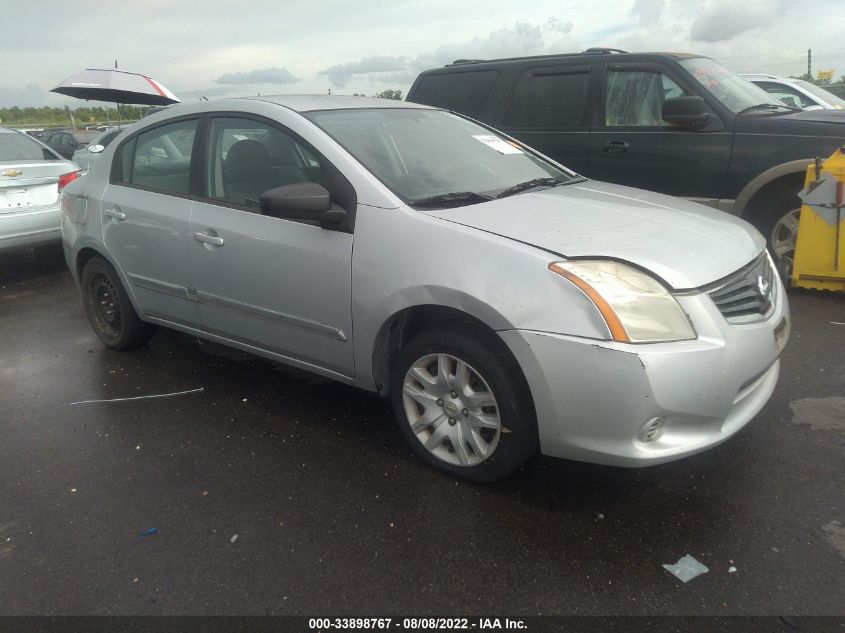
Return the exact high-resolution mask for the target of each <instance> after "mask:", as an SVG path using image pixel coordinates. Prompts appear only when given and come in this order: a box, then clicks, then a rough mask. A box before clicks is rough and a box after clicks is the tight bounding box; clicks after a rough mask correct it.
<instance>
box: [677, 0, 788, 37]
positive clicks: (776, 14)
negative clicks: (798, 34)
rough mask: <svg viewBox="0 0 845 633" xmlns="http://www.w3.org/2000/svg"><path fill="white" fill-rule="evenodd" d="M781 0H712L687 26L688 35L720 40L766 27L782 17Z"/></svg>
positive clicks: (783, 3)
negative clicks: (742, 0)
mask: <svg viewBox="0 0 845 633" xmlns="http://www.w3.org/2000/svg"><path fill="white" fill-rule="evenodd" d="M785 4H786V3H785V2H783V0H780V1H778V0H775V1H772V0H752V1H748V0H747V1H746V2H745V3H744V4H740V3H737V2H736V1H735V0H711V1H710V2H709V3H708V4H707V5H706V6H705V7H704V9H703V11H701V13H699V14H698V16H696V18H695V19H694V20H693V22H692V25H691V26H690V37H691V38H692V39H693V40H694V41H697V42H722V41H726V40H730V39H732V38H733V37H736V36H737V35H740V34H741V33H745V32H746V31H751V30H753V29H758V28H762V27H766V26H770V25H771V24H773V23H774V22H776V21H778V20H779V19H781V18H783V13H784V9H785V8H786V7H785Z"/></svg>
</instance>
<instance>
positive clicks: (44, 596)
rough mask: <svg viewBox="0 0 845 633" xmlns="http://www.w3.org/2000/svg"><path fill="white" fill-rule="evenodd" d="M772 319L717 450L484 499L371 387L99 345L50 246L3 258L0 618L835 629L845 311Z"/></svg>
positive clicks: (838, 306) (843, 572)
mask: <svg viewBox="0 0 845 633" xmlns="http://www.w3.org/2000/svg"><path fill="white" fill-rule="evenodd" d="M790 302H791V306H792V312H793V317H794V323H793V333H792V339H791V341H790V343H789V345H788V347H787V349H786V351H785V352H784V356H783V366H782V372H781V378H780V382H779V384H778V387H777V390H776V392H775V394H774V396H773V397H772V399H771V401H770V402H769V403H768V405H767V406H766V407H765V408H764V409H763V411H762V412H761V413H760V414H759V415H758V416H757V418H756V419H755V420H753V421H752V422H751V424H750V425H749V426H747V427H746V428H745V429H744V430H743V431H742V432H740V433H739V434H738V435H737V436H736V437H734V438H733V439H731V440H730V441H728V442H726V443H725V444H723V445H721V446H719V447H718V448H716V449H714V450H711V451H708V452H706V453H703V454H700V455H697V456H694V457H692V458H688V459H686V460H683V461H680V462H675V463H672V464H666V465H662V466H657V467H652V468H648V469H641V470H627V469H618V468H609V467H600V466H594V465H589V464H580V463H575V462H568V461H562V460H555V459H549V458H542V457H537V458H534V459H532V460H531V461H530V462H529V463H528V464H527V465H526V466H524V467H523V468H522V469H521V470H520V471H518V472H517V473H515V474H514V475H513V476H511V477H509V478H508V479H506V480H504V481H501V482H498V483H495V484H491V485H483V486H482V485H475V484H470V483H466V482H463V481H455V480H453V479H450V478H449V477H446V476H444V475H441V474H439V473H437V472H435V471H433V470H431V469H429V468H427V467H425V466H424V465H423V464H422V463H420V462H419V461H418V460H416V459H415V458H414V457H413V456H412V454H411V453H410V451H409V450H408V449H407V448H406V447H405V446H404V445H403V443H402V441H401V439H400V437H399V435H398V434H397V433H396V432H395V431H394V429H393V419H392V416H391V413H390V408H389V406H388V403H387V401H385V400H382V399H380V398H377V397H375V396H373V395H371V394H367V393H364V392H361V391H358V390H355V389H352V388H350V387H346V386H343V385H339V384H336V383H333V382H330V381H327V380H324V379H322V378H318V377H315V376H311V375H309V374H306V373H303V372H299V371H293V370H290V369H287V368H284V367H280V366H277V365H274V364H272V363H269V362H267V361H264V360H261V359H258V358H255V357H252V356H249V355H248V354H244V353H241V352H237V351H232V350H228V349H227V348H224V347H221V346H219V345H215V344H210V343H207V342H202V341H200V340H198V339H196V338H193V337H189V336H185V335H182V334H179V333H175V332H172V331H166V330H159V332H158V333H157V334H156V336H155V337H154V338H153V339H152V341H151V342H150V344H148V345H147V346H145V347H142V348H139V349H137V350H133V351H130V352H117V351H113V350H109V349H107V348H105V347H104V346H103V345H101V344H100V343H99V341H98V340H97V339H96V337H95V336H94V334H93V332H92V331H91V328H90V327H89V326H88V323H87V321H86V319H85V316H84V313H83V310H82V305H81V301H80V298H79V293H78V291H77V288H76V287H75V285H74V283H73V280H72V278H71V276H70V274H69V273H68V272H67V270H66V268H65V265H64V262H63V260H62V257H61V254H60V252H59V251H58V250H55V251H53V252H47V253H44V252H39V253H38V254H37V256H35V255H33V254H31V253H27V252H23V253H17V254H13V255H6V256H2V257H0V615H15V614H40V615H50V614H100V615H106V614H120V615H125V614H167V615H171V614H259V615H266V614H300V615H301V614H308V615H318V614H333V615H343V614H348V615H386V614H395V613H404V614H408V613H414V614H418V615H422V614H440V615H450V614H451V615H460V614H464V615H470V614H475V615H489V614H510V615H516V614H522V615H531V614H547V615H548V614H578V615H591V614H614V615H624V614H646V615H656V614H670V615H671V614H685V615H704V614H706V615H731V614H743V615H748V614H755V615H768V614H778V615H790V614H791V615H802V614H803V615H807V614H815V615H822V614H824V615H839V616H842V615H845V582H843V578H845V513H843V506H845V495H843V491H845V485H843V483H845V473H844V472H843V471H845V459H843V455H845V452H843V447H845V325H843V323H845V296H843V295H836V294H829V293H811V292H799V291H792V292H790ZM690 379H691V380H694V377H690ZM607 388H608V397H612V385H608V387H607ZM199 390H201V391H199ZM179 391H190V392H191V393H187V394H184V395H181V396H176V397H172V398H162V399H144V400H130V401H125V402H117V403H83V404H72V403H78V402H83V401H87V400H100V399H111V398H131V397H136V396H147V395H154V394H163V393H171V392H179ZM685 555H690V556H692V557H693V558H695V559H696V560H697V561H699V562H700V563H702V564H703V565H705V566H707V567H708V568H709V572H708V573H706V574H703V575H701V576H698V577H697V578H694V579H693V580H691V581H690V582H689V583H686V584H685V583H682V582H681V581H680V580H678V579H677V578H675V577H674V576H673V575H671V574H670V573H669V572H668V571H666V570H665V569H664V568H663V567H662V565H663V564H668V563H675V562H677V561H678V559H680V558H681V557H683V556H685Z"/></svg>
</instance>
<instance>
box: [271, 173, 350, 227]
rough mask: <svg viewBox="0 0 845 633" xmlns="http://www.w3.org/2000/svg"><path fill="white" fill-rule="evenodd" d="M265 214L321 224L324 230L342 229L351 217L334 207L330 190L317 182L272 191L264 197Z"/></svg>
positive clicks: (286, 186)
mask: <svg viewBox="0 0 845 633" xmlns="http://www.w3.org/2000/svg"><path fill="white" fill-rule="evenodd" d="M259 202H260V206H261V212H262V213H263V214H264V215H269V216H272V217H276V218H284V219H287V220H308V221H312V222H318V223H319V225H320V226H321V227H323V228H335V229H337V228H342V227H343V226H344V225H345V224H346V220H347V214H346V211H344V210H343V209H342V208H340V207H339V206H337V205H336V204H332V201H331V196H330V195H329V192H328V190H327V189H326V188H325V187H323V186H322V185H318V184H317V183H316V182H300V183H296V184H294V185H284V186H282V187H276V188H275V189H270V190H269V191H265V192H264V193H262V194H261V198H260V201H259Z"/></svg>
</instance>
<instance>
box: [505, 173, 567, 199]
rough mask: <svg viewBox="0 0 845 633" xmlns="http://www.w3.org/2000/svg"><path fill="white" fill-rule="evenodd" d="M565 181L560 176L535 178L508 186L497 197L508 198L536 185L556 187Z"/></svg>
mask: <svg viewBox="0 0 845 633" xmlns="http://www.w3.org/2000/svg"><path fill="white" fill-rule="evenodd" d="M563 182H564V181H563V180H561V179H560V178H535V179H534V180H526V181H525V182H520V183H517V184H515V185H514V186H513V187H508V188H507V189H505V190H504V191H502V192H501V193H500V194H499V195H497V196H496V197H497V198H507V197H508V196H512V195H513V194H515V193H521V192H523V191H527V190H528V189H534V188H535V187H554V186H556V185H560V184H562V183H563Z"/></svg>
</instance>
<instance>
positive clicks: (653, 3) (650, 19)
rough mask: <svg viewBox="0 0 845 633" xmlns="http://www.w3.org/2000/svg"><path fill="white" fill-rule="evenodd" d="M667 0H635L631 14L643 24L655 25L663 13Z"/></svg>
mask: <svg viewBox="0 0 845 633" xmlns="http://www.w3.org/2000/svg"><path fill="white" fill-rule="evenodd" d="M664 5H665V0H634V6H633V7H631V16H632V17H633V18H634V19H636V21H637V22H639V23H640V24H641V25H642V26H653V25H655V24H657V22H659V21H660V16H661V15H663V7H664Z"/></svg>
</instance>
